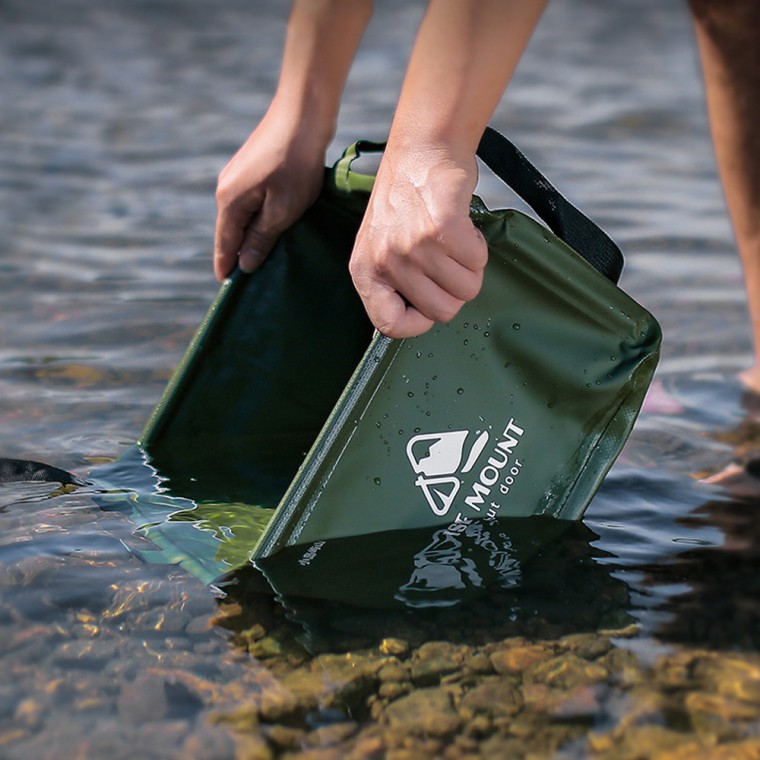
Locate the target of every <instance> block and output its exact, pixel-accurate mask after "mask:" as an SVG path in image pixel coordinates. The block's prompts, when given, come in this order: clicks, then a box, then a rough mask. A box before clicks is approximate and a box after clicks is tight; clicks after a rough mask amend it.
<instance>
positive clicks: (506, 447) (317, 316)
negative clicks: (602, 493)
mask: <svg viewBox="0 0 760 760" xmlns="http://www.w3.org/2000/svg"><path fill="white" fill-rule="evenodd" d="M378 147H379V146H376V145H373V144H368V143H359V144H357V145H355V146H352V147H351V148H350V149H349V150H348V151H346V154H344V156H343V157H342V158H341V160H340V161H338V163H337V164H336V165H335V166H334V167H332V168H330V169H328V170H327V171H326V175H325V186H324V190H323V192H322V194H321V196H320V198H319V199H318V200H317V202H316V203H315V204H314V205H313V206H312V207H311V208H310V209H309V210H308V211H307V212H306V213H305V215H304V216H303V217H302V218H301V220H299V221H298V222H297V223H296V224H295V225H294V226H293V227H292V228H291V229H289V230H288V231H287V232H285V233H284V234H283V235H282V237H281V239H280V241H279V242H278V244H277V246H276V247H275V249H274V250H273V251H272V253H271V254H270V256H269V257H268V258H267V260H266V261H265V262H264V264H263V265H262V266H261V268H260V269H259V270H257V271H256V272H255V273H254V274H252V275H243V274H241V273H240V272H236V273H234V274H233V276H232V277H230V278H229V279H228V280H227V281H226V282H225V283H224V284H223V285H222V287H221V289H220V291H219V294H218V296H217V298H216V300H215V301H214V303H213V305H212V306H211V308H210V310H209V312H208V314H207V316H206V318H205V319H204V321H203V323H202V324H201V326H200V328H199V330H198V332H197V334H196V335H195V337H194V338H193V340H192V342H191V345H190V346H189V348H188V350H187V352H186V354H185V356H184V358H183V359H182V361H181V363H180V365H179V367H178V368H177V370H176V372H175V373H174V376H173V377H172V378H171V381H170V382H169V384H168V386H167V389H166V392H165V393H164V395H163V397H162V399H161V401H160V402H159V404H158V405H157V407H156V409H155V410H154V412H153V414H152V415H151V418H150V420H149V421H148V424H147V425H146V427H145V430H144V432H143V434H142V436H141V439H140V441H139V443H140V446H141V447H142V449H143V450H144V453H145V456H146V457H147V461H148V462H149V463H150V466H151V467H152V468H154V469H155V471H156V472H157V473H158V477H159V479H160V482H161V492H162V493H164V494H172V495H173V496H175V497H178V498H182V499H186V500H189V501H188V503H190V504H191V505H195V506H194V507H191V508H190V510H187V509H183V510H182V515H183V516H182V521H184V522H185V523H187V522H192V521H193V515H194V514H195V517H196V527H199V528H201V529H202V530H204V531H206V532H207V533H208V534H209V535H213V541H214V542H216V543H215V544H214V545H218V546H220V547H221V546H222V545H226V548H225V549H224V550H223V551H222V549H220V552H221V553H220V554H219V555H218V556H219V557H222V558H223V559H224V558H226V559H224V561H223V562H221V564H220V567H228V568H230V569H231V568H232V567H234V565H235V564H243V563H245V562H247V561H249V560H253V561H254V562H256V561H260V560H263V559H264V558H266V557H272V556H273V555H276V554H277V553H278V552H282V551H284V550H287V555H288V556H291V557H293V563H292V566H293V573H296V574H297V573H298V572H303V573H305V572H308V569H309V567H310V566H313V564H314V563H315V560H316V558H317V557H318V556H319V555H320V553H323V552H327V551H329V548H326V547H329V545H330V542H331V541H332V542H334V545H335V546H338V545H340V546H345V540H346V539H350V538H351V537H356V536H369V535H392V533H393V532H394V531H420V530H422V531H423V532H424V530H426V529H429V530H430V531H439V530H441V529H445V530H447V531H448V532H449V533H450V535H452V536H458V535H462V536H464V535H474V534H475V533H477V531H476V530H475V529H474V528H473V527H472V526H478V525H486V524H493V523H494V522H498V521H500V520H505V521H508V522H511V523H512V524H514V520H515V519H516V518H534V517H536V516H540V518H541V519H542V521H543V524H546V520H547V519H549V518H551V519H555V520H576V519H578V518H580V517H581V516H582V515H583V512H584V510H585V509H586V507H587V505H588V503H589V501H590V499H591V497H592V496H593V494H594V492H595V491H596V489H597V488H598V486H599V484H600V483H601V482H602V480H603V478H604V476H605V474H606V472H607V471H608V469H609V468H610V466H611V465H612V463H613V462H614V460H615V458H616V457H617V455H618V454H619V452H620V450H621V448H622V447H623V444H624V443H625V441H626V438H627V437H628V435H629V433H630V431H631V429H632V427H633V424H634V421H635V419H636V416H637V414H638V412H639V409H640V406H641V403H642V401H643V399H644V395H645V393H646V390H647V388H648V386H649V383H650V381H651V378H652V375H653V372H654V369H655V366H656V363H657V358H658V351H659V344H660V329H659V326H658V325H657V322H656V321H655V319H654V318H653V317H652V315H651V314H649V313H648V312H647V311H646V310H645V309H644V308H642V307H641V306H640V305H639V304H637V303H636V302H635V301H633V300H632V299H631V298H630V297H629V296H628V295H627V294H626V293H624V292H623V291H622V290H621V289H620V288H619V287H618V286H617V284H616V282H615V281H616V279H617V277H618V275H619V273H620V268H621V266H622V259H621V257H620V254H619V251H618V250H617V248H616V247H615V246H614V244H613V243H612V242H611V241H610V240H609V238H608V237H607V236H606V235H605V234H604V233H603V232H602V231H601V230H600V229H599V228H598V227H597V226H596V225H594V224H593V223H592V222H590V221H589V220H588V219H587V218H586V217H585V216H583V215H582V214H580V212H578V211H577V210H576V209H575V208H574V207H572V206H571V205H570V204H569V203H567V201H566V200H565V199H564V198H562V196H560V195H559V194H558V193H557V192H556V191H555V190H554V188H553V187H552V186H551V185H550V184H549V183H548V182H547V181H546V180H545V179H544V178H543V177H542V176H541V175H540V174H539V173H538V172H537V171H536V170H535V169H534V168H533V167H532V166H531V165H530V164H528V163H527V162H526V161H525V159H524V158H523V157H522V155H521V154H519V153H518V152H517V151H516V149H514V147H513V146H512V145H511V144H510V143H508V142H506V141H505V140H504V138H502V137H501V136H500V135H498V134H496V133H492V132H491V131H489V133H487V135H486V137H485V138H484V142H483V143H481V150H480V155H481V156H482V157H483V158H484V159H485V160H486V161H487V163H488V164H489V165H490V166H492V167H493V168H494V169H495V170H496V171H497V173H498V174H500V176H502V177H503V178H505V179H507V180H509V183H510V184H511V185H512V186H513V187H514V188H515V189H516V190H517V192H518V193H520V194H521V195H522V196H523V197H524V198H525V199H526V200H527V201H528V202H529V203H530V204H531V205H532V206H533V207H534V208H535V209H536V211H537V213H538V214H539V215H540V216H541V217H542V218H543V219H544V221H545V222H546V223H547V224H548V226H545V224H543V223H541V222H539V221H536V220H535V219H533V218H532V217H529V216H527V215H525V214H523V213H521V212H519V211H515V210H497V211H492V210H489V209H487V208H486V207H485V206H484V205H483V203H482V202H481V201H480V200H479V199H477V198H474V199H473V203H472V219H473V221H474V223H475V224H476V225H477V226H478V227H479V229H480V230H481V231H482V232H483V235H484V236H485V238H486V240H487V242H488V246H489V263H488V265H487V268H486V271H485V277H484V284H483V288H482V291H481V293H480V294H479V295H478V297H477V298H475V299H474V300H473V301H471V302H470V303H468V304H466V305H465V306H464V308H463V309H462V310H461V312H460V313H459V315H458V316H457V317H456V318H455V319H454V320H452V321H451V322H450V323H448V324H438V325H436V326H435V327H434V328H433V329H432V330H430V331H429V332H428V333H426V334H424V335H422V336H420V337H416V338H412V339H405V340H391V339H389V338H386V337H384V336H382V335H380V334H377V333H373V330H372V327H371V325H370V323H369V321H368V319H367V317H366V315H365V313H364V310H363V307H362V304H361V302H360V300H359V298H358V296H357V295H356V293H355V292H354V289H353V287H352V284H351V281H350V277H349V274H348V269H347V264H348V260H349V256H350V254H351V250H352V247H353V242H354V238H355V235H356V231H357V229H358V227H359V224H360V222H361V219H362V215H363V213H364V210H365V208H366V204H367V201H368V198H369V193H370V191H371V186H372V178H371V177H367V176H365V175H361V174H357V173H356V172H354V171H353V170H352V168H351V162H352V161H353V159H354V158H355V157H356V156H357V155H358V154H359V153H361V152H363V151H365V150H372V149H376V148H378ZM600 270H601V271H600ZM183 504H184V502H183ZM246 510H248V512H249V513H250V515H253V517H251V518H250V519H248V517H246V514H245V513H246ZM173 514H174V516H173ZM250 515H249V516H250ZM172 521H174V522H175V523H176V521H177V518H176V510H175V513H171V512H167V514H166V518H165V519H164V520H163V521H160V520H157V518H156V514H154V513H152V514H151V524H150V525H149V526H148V528H149V529H150V530H149V531H148V533H149V534H151V535H152V536H154V537H155V536H156V535H159V534H161V533H162V531H163V533H164V535H169V534H170V532H171V531H170V529H171V527H172V526H171V522H172ZM162 522H163V523H164V524H163V525H162V524H161V523H162ZM246 523H247V527H242V526H245V525H246ZM252 523H254V524H255V526H256V527H255V529H253V530H252V529H251V527H250V526H251V524H252ZM185 530H187V526H185ZM492 532H493V531H492ZM431 535H432V534H431ZM338 540H340V542H339V543H336V542H338ZM235 544H237V546H236V549H235V550H234V551H232V552H230V548H231V546H233V545H235ZM299 547H301V548H300V549H299ZM389 548H392V547H389ZM225 552H226V553H225ZM230 557H234V559H230ZM294 577H296V576H291V580H292V579H293V578H294ZM291 585H292V584H291ZM296 587H297V583H296Z"/></svg>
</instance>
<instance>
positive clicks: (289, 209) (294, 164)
mask: <svg viewBox="0 0 760 760" xmlns="http://www.w3.org/2000/svg"><path fill="white" fill-rule="evenodd" d="M327 142H328V141H327V140H326V139H325V137H322V136H320V135H319V133H318V131H317V130H314V129H308V128H306V126H304V125H302V122H301V121H300V120H298V119H296V118H294V116H293V114H289V113H283V114H280V113H279V112H278V110H277V109H276V107H272V108H270V110H269V111H268V112H267V114H266V116H265V117H264V119H263V120H262V121H261V123H260V124H259V126H258V127H256V129H255V130H254V131H253V132H252V133H251V135H250V136H249V137H248V139H247V140H246V142H245V143H244V144H243V146H242V147H241V148H240V150H239V151H238V152H237V153H236V154H235V155H234V156H233V157H232V159H231V160H230V162H229V163H228V164H227V165H226V166H225V167H224V169H223V170H222V172H221V174H220V175H219V181H218V184H217V191H216V199H217V207H218V215H217V220H216V230H215V235H214V273H215V274H216V277H217V278H218V279H219V280H222V279H224V278H225V277H226V276H227V275H228V274H229V273H230V272H231V271H232V270H233V269H234V268H235V264H236V263H239V266H240V269H241V270H243V271H244V272H252V271H253V270H254V269H256V268H257V267H258V266H259V265H260V264H261V262H262V261H264V259H265V258H266V256H267V254H268V253H269V251H270V250H271V249H272V247H273V246H274V244H275V242H276V241H277V238H278V236H279V235H280V233H282V232H283V231H284V230H285V229H286V228H287V227H289V226H290V225H291V224H292V223H293V222H295V221H296V219H298V218H299V217H300V216H301V214H303V212H304V211H305V210H306V209H307V208H308V207H309V206H310V205H311V204H312V203H314V201H315V200H316V199H317V196H318V195H319V191H320V189H321V187H322V181H323V177H324V161H325V148H326V145H327Z"/></svg>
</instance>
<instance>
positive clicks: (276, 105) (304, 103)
mask: <svg viewBox="0 0 760 760" xmlns="http://www.w3.org/2000/svg"><path fill="white" fill-rule="evenodd" d="M264 120H265V121H267V122H269V123H270V124H271V125H273V126H274V128H275V129H276V130H278V131H280V133H281V134H282V135H283V136H285V135H288V136H290V137H291V138H292V139H297V140H299V141H300V142H302V143H303V144H305V145H309V146H311V147H312V148H313V149H314V150H321V151H322V152H325V151H326V150H327V147H328V146H329V144H330V143H331V142H332V139H333V138H334V137H335V132H336V129H337V123H338V114H337V106H336V108H334V109H331V108H329V107H327V106H326V104H325V103H324V101H320V99H319V98H318V97H316V98H315V97H312V96H310V95H308V94H296V93H291V92H287V91H282V90H278V92H277V93H276V94H275V96H274V98H273V99H272V103H271V104H270V106H269V109H268V110H267V113H266V116H265V117H264Z"/></svg>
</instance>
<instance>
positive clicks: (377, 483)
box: [373, 478, 383, 486]
mask: <svg viewBox="0 0 760 760" xmlns="http://www.w3.org/2000/svg"><path fill="white" fill-rule="evenodd" d="M373 482H374V484H375V485H376V486H379V485H380V484H381V483H382V482H383V481H382V480H381V479H380V478H374V480H373Z"/></svg>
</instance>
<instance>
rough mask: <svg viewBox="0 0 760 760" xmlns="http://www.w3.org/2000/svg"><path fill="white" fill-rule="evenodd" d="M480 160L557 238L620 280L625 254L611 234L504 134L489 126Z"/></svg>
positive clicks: (598, 268)
mask: <svg viewBox="0 0 760 760" xmlns="http://www.w3.org/2000/svg"><path fill="white" fill-rule="evenodd" d="M478 157H479V158H480V160H481V161H483V163H484V164H485V165H486V166H487V167H488V168H489V169H490V170H491V171H492V172H493V173H494V174H495V175H496V176H497V177H498V178H499V179H501V180H502V181H503V182H505V183H506V184H507V185H509V186H510V187H511V188H512V189H513V190H514V191H515V192H516V193H517V194H518V195H519V196H520V197H521V198H522V199H523V200H524V201H525V202H526V203H527V204H528V205H529V206H530V207H531V208H532V209H533V210H534V211H535V212H536V213H537V214H538V215H539V216H540V217H541V219H543V221H544V222H546V224H547V226H548V227H549V229H550V230H551V231H552V232H553V233H554V234H555V235H557V237H559V238H561V239H562V240H564V241H565V242H566V243H567V244H568V245H569V246H570V247H571V248H573V249H574V250H575V251H577V252H578V253H579V254H580V255H581V256H583V258H584V259H586V261H588V263H589V264H591V266H593V267H594V268H595V269H597V270H598V271H599V272H601V273H602V274H603V275H604V276H605V277H607V278H608V279H610V280H612V282H615V283H616V282H617V281H618V280H619V279H620V273H621V272H622V271H623V254H622V253H621V251H620V249H619V248H618V247H617V245H615V243H614V242H613V241H612V239H611V238H610V237H609V235H607V233H606V232H604V231H603V230H602V229H601V228H600V227H598V226H597V225H596V224H594V222H592V221H591V220H590V219H589V218H588V217H587V216H586V215H585V214H583V213H582V212H580V211H579V210H578V209H577V208H576V207H575V206H573V205H572V203H570V201H568V200H567V199H566V198H564V197H563V196H562V195H561V194H560V193H559V192H558V191H557V189H556V188H555V187H554V185H552V183H551V182H549V180H548V179H546V177H544V175H543V174H541V172H540V171H539V170H538V169H536V167H535V166H533V164H531V163H530V161H528V159H527V158H525V156H524V155H523V154H522V153H521V152H520V151H519V150H518V149H517V148H516V147H515V146H514V145H513V144H512V143H511V142H510V141H509V140H508V139H507V138H506V137H504V135H502V134H500V133H499V132H497V131H496V130H495V129H492V128H491V127H486V131H485V132H484V134H483V137H482V138H481V140H480V145H478Z"/></svg>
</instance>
